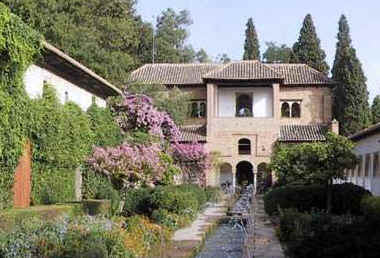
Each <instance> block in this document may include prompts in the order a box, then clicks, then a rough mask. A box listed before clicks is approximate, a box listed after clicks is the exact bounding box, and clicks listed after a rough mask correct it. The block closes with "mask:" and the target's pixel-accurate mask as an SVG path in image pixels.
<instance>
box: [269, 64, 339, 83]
mask: <svg viewBox="0 0 380 258" xmlns="http://www.w3.org/2000/svg"><path fill="white" fill-rule="evenodd" d="M266 65H267V66H269V67H270V68H272V69H273V70H275V71H276V72H277V73H279V74H281V75H282V76H283V78H284V82H283V84H284V85H289V84H290V85H296V84H330V83H333V81H332V80H331V79H329V78H328V77H327V76H326V75H325V74H323V73H321V72H319V71H317V70H315V69H314V68H311V67H310V66H308V65H305V64H266Z"/></svg>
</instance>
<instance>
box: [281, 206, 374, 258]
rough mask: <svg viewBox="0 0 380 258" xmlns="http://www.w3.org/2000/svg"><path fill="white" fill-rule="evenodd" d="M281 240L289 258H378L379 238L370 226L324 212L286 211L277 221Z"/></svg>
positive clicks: (346, 217) (350, 217)
mask: <svg viewBox="0 0 380 258" xmlns="http://www.w3.org/2000/svg"><path fill="white" fill-rule="evenodd" d="M279 236H280V239H281V240H282V241H283V242H284V244H285V254H286V255H287V256H288V257H294V258H301V257H321V258H322V257H323V258H325V257H328V258H335V257H349V258H357V257H373V258H375V257H378V254H379V252H380V247H379V245H378V243H379V241H380V234H379V231H378V230H377V226H376V225H375V224H373V223H371V222H368V221H363V220H360V219H358V218H355V217H352V216H349V215H345V216H339V217H337V216H332V215H329V214H326V213H324V212H311V213H310V214H305V213H299V212H297V211H294V210H285V211H283V212H282V214H281V217H280V230H279Z"/></svg>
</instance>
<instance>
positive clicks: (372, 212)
mask: <svg viewBox="0 0 380 258" xmlns="http://www.w3.org/2000/svg"><path fill="white" fill-rule="evenodd" d="M361 210H362V212H363V214H364V216H365V217H366V219H368V220H369V221H372V222H380V197H378V196H377V197H375V196H371V197H370V196H368V197H366V198H363V199H362V202H361Z"/></svg>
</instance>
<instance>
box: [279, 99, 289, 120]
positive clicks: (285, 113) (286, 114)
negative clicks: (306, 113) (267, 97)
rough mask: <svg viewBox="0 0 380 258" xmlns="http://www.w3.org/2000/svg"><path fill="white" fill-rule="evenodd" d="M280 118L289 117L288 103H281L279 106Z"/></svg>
mask: <svg viewBox="0 0 380 258" xmlns="http://www.w3.org/2000/svg"><path fill="white" fill-rule="evenodd" d="M281 117H290V106H289V104H288V102H283V103H282V105H281Z"/></svg>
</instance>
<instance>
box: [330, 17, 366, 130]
mask: <svg viewBox="0 0 380 258" xmlns="http://www.w3.org/2000/svg"><path fill="white" fill-rule="evenodd" d="M337 38H338V42H337V44H336V54H335V60H334V66H333V69H332V78H333V80H334V81H336V82H337V85H336V86H335V87H334V89H333V93H334V107H333V112H334V116H335V118H336V119H337V120H338V121H339V122H340V132H341V133H342V134H343V135H350V134H353V133H355V132H357V131H359V130H361V129H363V128H364V127H367V126H368V125H369V124H370V123H371V113H370V109H369V104H368V90H367V85H366V77H365V75H364V72H363V69H362V65H361V63H360V61H359V59H358V58H357V56H356V50H355V49H354V48H353V47H352V44H351V37H350V29H349V26H348V22H347V19H346V17H345V16H344V15H342V16H341V18H340V20H339V32H338V36H337Z"/></svg>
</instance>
